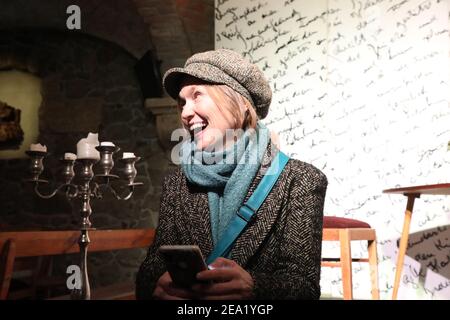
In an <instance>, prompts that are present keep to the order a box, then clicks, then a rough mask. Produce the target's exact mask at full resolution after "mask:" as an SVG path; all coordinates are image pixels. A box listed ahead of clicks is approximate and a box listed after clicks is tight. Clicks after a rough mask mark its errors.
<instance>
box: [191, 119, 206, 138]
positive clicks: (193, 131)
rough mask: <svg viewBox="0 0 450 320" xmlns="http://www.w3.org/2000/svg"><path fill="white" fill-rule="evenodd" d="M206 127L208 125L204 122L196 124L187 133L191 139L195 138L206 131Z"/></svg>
mask: <svg viewBox="0 0 450 320" xmlns="http://www.w3.org/2000/svg"><path fill="white" fill-rule="evenodd" d="M207 126H208V123H206V122H197V123H194V124H192V125H191V126H190V127H189V133H190V134H191V137H195V136H197V135H198V134H200V133H201V132H202V131H203V130H205V129H206V127H207Z"/></svg>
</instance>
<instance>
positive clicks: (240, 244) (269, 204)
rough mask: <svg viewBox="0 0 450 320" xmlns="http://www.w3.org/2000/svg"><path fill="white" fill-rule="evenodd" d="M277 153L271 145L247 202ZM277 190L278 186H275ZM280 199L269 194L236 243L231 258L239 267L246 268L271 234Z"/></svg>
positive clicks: (248, 194) (246, 198) (254, 180)
mask: <svg viewBox="0 0 450 320" xmlns="http://www.w3.org/2000/svg"><path fill="white" fill-rule="evenodd" d="M276 152H278V151H275V152H274V153H272V150H271V147H270V144H269V147H268V148H267V150H266V153H265V155H264V157H263V161H262V166H261V168H260V170H259V171H258V173H257V175H256V177H255V179H253V182H252V184H251V186H250V189H249V191H248V193H247V195H246V197H245V200H244V202H246V201H247V200H248V199H249V198H250V196H251V195H252V194H253V191H254V190H255V189H256V187H257V186H258V184H259V183H260V182H261V180H262V178H263V173H264V172H265V170H266V169H267V168H269V167H270V164H271V163H272V160H273V157H274V154H276ZM274 188H276V184H275V186H274ZM275 198H278V196H276V195H275V194H274V193H273V192H271V193H269V195H268V196H267V198H266V200H265V201H264V203H263V204H262V205H261V207H260V208H259V210H258V211H257V212H256V214H255V218H254V219H253V220H252V221H250V222H249V223H248V224H247V227H246V228H245V229H244V231H243V233H242V234H241V235H240V236H239V237H238V238H237V240H236V243H235V245H234V247H233V249H232V251H231V258H232V259H233V260H235V261H236V262H237V263H238V264H239V265H241V266H245V265H246V264H247V263H248V261H249V259H250V258H251V257H252V256H253V255H254V254H255V253H256V251H257V250H258V248H259V246H260V245H261V243H262V242H263V241H264V239H265V238H266V237H267V235H268V234H269V232H270V230H271V228H272V226H273V224H274V223H275V221H276V219H277V216H278V213H279V212H280V207H281V202H280V201H277V200H276V199H275Z"/></svg>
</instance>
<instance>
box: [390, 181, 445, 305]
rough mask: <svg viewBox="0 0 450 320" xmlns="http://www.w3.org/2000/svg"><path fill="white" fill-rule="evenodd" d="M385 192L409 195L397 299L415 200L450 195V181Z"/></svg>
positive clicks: (402, 236)
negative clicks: (430, 196)
mask: <svg viewBox="0 0 450 320" xmlns="http://www.w3.org/2000/svg"><path fill="white" fill-rule="evenodd" d="M383 193H390V194H402V195H404V196H406V197H408V202H407V204H406V210H405V218H404V221H403V230H402V235H401V238H400V246H399V249H398V257H397V269H396V270H395V280H394V292H393V293H392V299H393V300H396V299H397V294H398V287H399V284H400V277H401V275H402V270H403V262H404V260H405V254H406V248H407V246H408V238H409V225H410V223H411V216H412V212H413V207H414V200H415V199H416V198H420V196H421V195H450V183H441V184H431V185H423V186H412V187H404V188H394V189H386V190H383Z"/></svg>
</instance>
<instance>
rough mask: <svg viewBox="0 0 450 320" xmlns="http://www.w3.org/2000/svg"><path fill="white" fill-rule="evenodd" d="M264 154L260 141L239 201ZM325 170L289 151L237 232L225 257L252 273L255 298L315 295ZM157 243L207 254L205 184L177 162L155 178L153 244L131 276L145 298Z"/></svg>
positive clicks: (160, 265) (154, 276)
mask: <svg viewBox="0 0 450 320" xmlns="http://www.w3.org/2000/svg"><path fill="white" fill-rule="evenodd" d="M271 159H272V156H271V152H270V148H268V150H267V152H266V154H265V156H264V159H263V164H262V166H261V168H260V170H259V172H258V173H257V175H256V177H255V178H254V180H253V182H252V184H251V186H250V189H249V191H248V194H247V196H246V198H245V201H247V199H248V198H249V197H250V195H251V194H252V192H253V191H254V190H255V188H256V187H257V185H258V183H259V182H260V181H261V179H262V177H263V172H264V168H267V167H268V166H269V165H270V162H271ZM326 188H327V179H326V176H325V175H324V174H323V173H322V172H321V171H320V170H318V169H317V168H315V167H313V166H312V165H310V164H307V163H304V162H301V161H299V160H293V159H290V160H289V162H288V163H287V165H286V167H285V168H284V170H283V172H282V173H281V175H280V177H279V178H278V181H277V182H276V184H275V186H274V188H273V189H272V191H271V192H270V194H269V195H268V197H267V198H266V200H265V202H264V203H263V204H262V206H261V207H260V209H259V210H258V212H257V213H256V219H253V220H252V221H250V222H249V223H248V225H247V227H246V229H245V230H244V231H243V233H242V234H241V235H240V236H239V237H238V238H237V240H236V242H235V245H234V247H233V249H232V251H231V259H233V260H234V261H236V262H237V263H238V264H239V265H241V266H242V267H243V268H244V269H246V270H247V272H249V274H250V275H251V276H252V277H253V280H254V290H253V293H254V296H255V298H256V299H318V298H319V297H320V284H319V281H320V260H321V241H322V219H323V205H324V200H325V192H326ZM165 244H186V245H192V244H196V245H198V246H199V247H200V249H201V250H202V252H203V255H204V256H205V257H207V256H208V255H209V254H210V253H211V251H212V249H213V242H212V236H211V222H210V214H209V208H208V195H207V190H204V189H202V188H200V187H197V186H194V185H192V184H190V183H189V182H188V181H187V179H186V177H185V176H184V174H183V172H182V171H181V169H177V170H175V171H174V172H173V173H171V174H169V175H168V176H166V178H165V180H164V183H163V190H162V196H161V208H160V214H159V224H158V228H157V230H156V237H155V241H154V243H153V245H151V246H150V248H149V251H148V254H147V257H146V259H145V260H144V262H143V263H142V265H141V267H140V269H139V272H138V274H137V278H136V297H137V298H138V299H150V298H151V296H152V293H153V290H154V288H155V284H156V282H157V280H158V279H159V277H160V276H161V275H162V274H163V273H164V272H165V271H166V268H165V265H164V261H163V260H162V257H160V256H159V255H158V253H157V249H158V248H159V247H160V246H161V245H165Z"/></svg>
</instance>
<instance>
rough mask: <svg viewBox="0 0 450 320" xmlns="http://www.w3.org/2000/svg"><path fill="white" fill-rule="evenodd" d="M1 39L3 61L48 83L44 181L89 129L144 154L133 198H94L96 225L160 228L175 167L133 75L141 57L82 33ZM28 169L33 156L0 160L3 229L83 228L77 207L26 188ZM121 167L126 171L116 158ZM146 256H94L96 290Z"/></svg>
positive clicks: (42, 115) (43, 115)
mask: <svg viewBox="0 0 450 320" xmlns="http://www.w3.org/2000/svg"><path fill="white" fill-rule="evenodd" d="M0 38H1V39H2V45H0V57H3V59H2V61H10V64H11V66H12V67H14V68H17V69H21V70H25V71H27V70H28V71H32V72H33V73H35V74H36V75H37V76H38V77H41V79H42V96H43V102H42V105H41V107H40V112H39V131H40V136H39V142H41V143H43V144H45V145H47V147H48V149H49V152H50V153H51V155H50V156H49V157H48V159H46V160H45V162H44V163H45V165H46V170H45V171H44V174H43V176H44V177H46V178H48V179H50V180H55V179H57V178H58V174H59V171H58V170H57V169H59V168H60V164H59V162H58V158H59V157H61V156H62V155H63V154H64V152H74V153H76V143H77V141H78V140H79V139H80V138H82V137H85V136H86V135H87V133H88V132H99V136H100V140H101V141H113V142H114V143H115V144H116V145H118V146H119V147H120V148H121V149H122V151H125V152H127V151H128V152H134V153H136V154H137V155H139V156H141V157H142V160H141V161H140V162H138V164H137V169H138V176H137V178H136V181H141V182H143V183H144V186H143V187H139V188H138V189H137V190H136V193H135V195H134V196H133V197H132V198H131V199H130V200H128V201H117V200H115V199H113V197H112V196H111V195H110V194H107V195H106V196H105V197H104V198H103V199H102V200H94V201H93V202H92V208H93V215H92V219H91V221H92V223H93V227H96V228H99V229H108V228H148V227H155V226H156V223H157V215H158V207H159V195H160V192H161V191H160V188H161V187H160V185H161V180H162V176H163V175H164V173H165V171H166V170H167V168H168V166H169V163H168V161H167V159H166V158H165V157H164V153H163V150H162V149H161V148H160V146H159V144H158V140H157V136H156V130H155V125H154V119H153V117H152V116H151V114H149V113H148V112H147V111H146V110H145V109H144V99H143V97H142V94H141V89H140V85H139V83H138V81H137V79H136V76H135V73H134V65H135V63H136V62H137V60H136V59H135V58H134V57H133V56H132V55H130V54H129V53H127V52H126V51H125V50H123V49H122V48H120V47H118V46H116V45H114V44H112V43H109V42H106V41H103V40H100V39H97V38H94V37H91V36H86V35H82V34H67V33H63V32H58V31H54V32H48V31H47V32H41V31H36V32H30V31H27V32H22V31H17V32H12V31H8V32H6V31H1V32H0ZM3 68H7V66H6V65H3ZM119 155H121V153H119ZM27 166H28V161H27V159H14V160H0V189H1V190H2V192H1V193H0V201H1V203H2V210H1V211H2V212H1V214H0V224H2V225H3V227H4V228H8V229H15V230H17V229H44V230H45V229H58V230H63V229H77V228H78V227H79V225H80V221H81V219H80V216H79V212H78V210H79V203H78V202H77V201H74V202H72V203H70V202H69V201H67V200H66V198H65V197H64V196H62V195H58V196H56V197H55V198H53V199H50V200H42V199H40V198H38V197H37V196H35V195H34V193H33V190H32V187H31V186H29V185H27V184H24V183H22V180H23V179H24V178H25V177H26V174H27ZM116 166H117V168H115V169H116V173H120V164H119V162H118V161H116ZM94 168H95V167H94ZM43 190H44V191H45V188H43ZM143 251H144V250H137V251H135V252H128V253H127V252H118V253H103V254H93V257H92V259H93V260H92V263H90V272H91V274H93V275H94V276H92V282H93V285H94V286H95V284H96V283H98V282H100V283H101V284H107V283H108V282H109V283H112V282H114V281H117V279H118V278H120V279H121V278H127V277H128V278H129V277H132V276H134V273H135V271H136V270H137V266H138V265H139V263H140V261H142V259H143V255H144V252H143ZM97 256H98V257H97ZM66 266H67V265H66ZM95 266H97V267H98V268H97V267H95ZM119 270H120V271H119ZM58 272H65V270H62V269H61V270H59V271H58ZM95 274H98V276H95Z"/></svg>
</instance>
